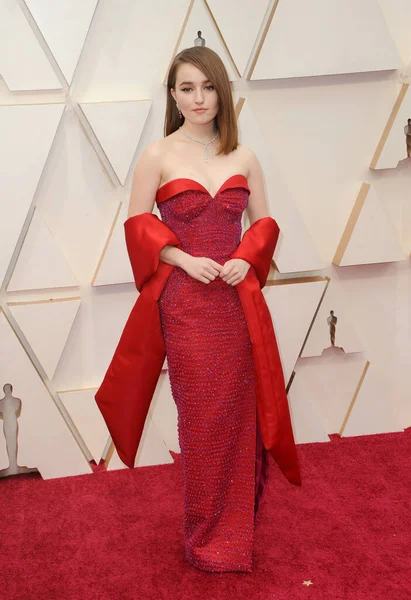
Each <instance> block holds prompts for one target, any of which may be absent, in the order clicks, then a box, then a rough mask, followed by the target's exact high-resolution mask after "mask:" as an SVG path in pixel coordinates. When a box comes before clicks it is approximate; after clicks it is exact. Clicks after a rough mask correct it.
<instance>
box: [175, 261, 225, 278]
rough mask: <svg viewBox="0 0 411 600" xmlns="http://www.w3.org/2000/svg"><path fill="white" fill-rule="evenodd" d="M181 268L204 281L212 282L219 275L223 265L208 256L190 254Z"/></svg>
mask: <svg viewBox="0 0 411 600" xmlns="http://www.w3.org/2000/svg"><path fill="white" fill-rule="evenodd" d="M181 268H182V269H184V271H185V272H186V273H187V274H188V275H190V276H191V277H193V278H194V279H198V281H202V282H203V283H210V281H214V279H215V278H216V277H218V275H219V273H220V271H221V269H222V268H223V265H220V264H219V263H218V262H216V261H215V260H213V259H212V258H207V257H206V256H191V255H190V254H188V255H187V257H185V260H184V263H183V264H182V265H181Z"/></svg>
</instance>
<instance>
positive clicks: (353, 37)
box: [0, 0, 411, 478]
mask: <svg viewBox="0 0 411 600" xmlns="http://www.w3.org/2000/svg"><path fill="white" fill-rule="evenodd" d="M0 22H1V23H2V24H3V28H2V31H4V32H5V35H4V36H2V37H1V39H0V131H1V132H2V135H1V136H0V165H1V166H0V285H1V290H0V384H1V388H0V407H1V406H5V405H6V402H8V406H11V404H10V402H11V400H10V399H9V400H7V398H6V400H5V401H4V402H3V404H2V403H1V398H2V397H3V395H4V393H3V386H4V385H5V384H7V383H10V384H11V385H12V386H13V391H12V395H13V396H14V397H17V398H20V400H21V413H20V414H18V415H13V414H12V415H11V416H10V411H8V412H7V417H6V419H7V423H6V424H7V426H8V427H12V424H13V419H14V423H15V422H16V420H17V423H18V425H19V429H18V444H19V450H18V465H19V466H20V467H27V468H37V469H38V470H39V471H40V473H41V474H42V476H43V477H44V478H49V477H58V476H68V475H74V474H78V473H87V472H91V468H90V465H89V463H88V461H89V460H90V459H91V458H94V459H95V460H96V461H97V462H98V461H99V460H100V458H101V457H102V456H103V457H105V458H106V462H107V465H108V468H110V469H115V468H124V465H123V464H122V463H121V461H120V460H119V459H118V456H117V454H116V453H115V451H114V452H113V448H112V446H111V445H110V439H109V435H108V432H107V429H106V427H105V424H104V422H103V420H102V418H101V415H100V414H99V412H98V409H97V407H96V405H95V402H94V399H93V395H94V393H95V391H96V389H97V388H98V386H99V385H100V383H101V381H102V378H103V376H104V373H105V371H106V369H107V367H108V364H109V362H110V360H111V357H112V355H113V352H114V349H115V346H116V344H117V342H118V339H119V337H120V334H121V331H122V329H123V327H124V324H125V322H126V319H127V317H128V314H129V312H130V310H131V307H132V306H133V303H134V302H135V300H136V298H137V291H136V289H135V286H134V283H133V280H132V273H131V269H130V265H129V262H128V257H127V253H126V249H125V244H124V233H123V223H124V220H125V218H126V215H127V202H128V198H129V194H130V185H131V176H132V171H133V168H134V165H135V163H136V161H137V160H138V158H139V156H140V154H141V152H142V151H143V150H144V148H145V147H146V146H147V145H148V144H149V143H151V142H153V141H155V140H158V139H159V138H161V137H162V131H163V123H164V113H165V100H166V88H165V86H164V81H165V78H166V74H167V70H168V67H169V65H170V62H171V60H172V58H173V56H174V55H175V53H176V52H178V51H179V50H181V49H182V48H184V47H187V46H191V45H193V41H194V39H195V38H196V37H197V31H198V30H201V32H202V36H203V37H204V38H205V39H206V44H207V46H209V47H211V48H213V49H214V50H216V51H217V52H218V53H219V55H220V56H221V58H222V59H223V61H224V63H225V65H226V67H227V70H228V73H229V76H230V80H231V82H232V89H233V95H234V100H235V103H236V105H237V106H238V112H239V118H238V123H239V131H240V141H241V142H242V143H243V144H245V145H247V146H250V147H251V148H252V149H253V150H254V151H255V152H256V154H257V156H258V158H259V159H260V162H261V164H262V166H263V170H264V174H265V182H266V192H267V198H268V202H269V206H270V211H271V216H273V217H274V218H275V219H276V220H277V221H278V223H279V225H280V228H281V237H280V240H279V243H278V246H277V249H276V252H275V255H274V257H273V268H272V271H271V272H270V276H269V280H270V281H269V283H268V285H267V286H266V288H265V289H264V294H265V297H266V300H267V303H268V305H269V308H270V311H271V314H272V317H273V322H274V327H275V330H276V333H277V336H278V341H279V345H280V351H281V356H282V360H283V365H284V370H285V374H286V379H287V383H289V384H290V385H289V402H290V410H291V415H292V421H293V428H294V432H295V438H296V442H297V443H305V442H313V441H314V442H315V441H328V440H329V437H328V434H330V433H339V434H340V435H365V434H369V433H379V432H387V431H401V430H402V429H403V428H405V427H409V426H410V425H411V402H410V389H411V370H410V368H409V365H410V364H411V266H410V252H411V191H410V190H411V159H409V158H407V154H406V140H405V134H404V127H405V125H406V123H407V118H411V90H409V81H408V79H407V78H406V74H407V72H408V73H410V72H411V71H410V59H411V4H410V3H409V1H408V0H380V1H378V0H363V1H362V2H358V0H345V2H344V3H341V2H339V0H313V2H310V3H307V2H306V0H271V1H267V0H253V1H251V0H240V1H238V0H236V1H234V0H226V1H225V2H224V3H222V2H218V1H217V0H208V2H206V1H205V0H193V1H191V2H190V0H172V1H171V2H170V0H167V1H166V0H152V2H151V3H150V4H147V3H145V2H142V1H137V2H136V0H123V1H122V2H121V3H118V2H115V1H114V0H100V1H97V0H60V1H59V2H53V1H52V0H26V1H23V0H0ZM239 32H240V33H241V35H239ZM407 68H408V71H407ZM156 212H157V211H156ZM157 214H158V212H157ZM246 226H247V223H246V222H245V227H246ZM331 310H333V311H334V315H335V316H336V317H337V324H336V329H335V346H332V343H331V337H330V327H329V323H328V322H327V319H328V318H329V316H330V311H331ZM166 366H167V365H166V363H165V365H164V370H163V373H162V376H161V378H160V380H159V384H158V386H157V390H156V394H155V397H154V399H153V403H152V406H151V409H150V414H149V418H148V419H147V423H146V427H145V431H144V435H143V439H142V443H141V444H140V449H139V452H138V455H137V459H136V465H148V464H159V463H165V462H172V458H171V455H170V453H169V450H174V451H179V447H178V440H177V426H176V409H175V405H174V402H173V399H172V396H171V391H170V385H169V381H168V377H167V369H166ZM0 410H1V409H0ZM3 410H4V409H3ZM8 466H9V458H8V455H7V451H6V442H5V437H4V435H3V432H2V430H1V428H0V470H2V469H3V472H0V476H4V475H7V474H9V473H10V472H15V470H14V471H13V469H11V470H10V469H9V470H8V471H7V470H5V469H7V468H8Z"/></svg>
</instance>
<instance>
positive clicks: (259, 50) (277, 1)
mask: <svg viewBox="0 0 411 600" xmlns="http://www.w3.org/2000/svg"><path fill="white" fill-rule="evenodd" d="M279 1H280V0H274V4H273V6H272V7H271V11H270V14H269V17H268V19H267V23H266V24H265V27H264V31H263V33H262V36H261V38H260V41H259V43H258V46H257V50H256V51H255V53H254V57H253V60H252V63H251V66H250V68H249V70H248V73H247V74H246V76H245V79H247V80H248V81H249V80H250V79H251V77H252V74H253V73H254V69H255V66H256V64H257V60H258V59H259V56H260V54H261V50H262V48H263V45H264V42H265V38H266V37H267V33H268V30H269V29H270V26H271V23H272V20H273V18H274V14H275V11H276V10H277V6H278V3H279Z"/></svg>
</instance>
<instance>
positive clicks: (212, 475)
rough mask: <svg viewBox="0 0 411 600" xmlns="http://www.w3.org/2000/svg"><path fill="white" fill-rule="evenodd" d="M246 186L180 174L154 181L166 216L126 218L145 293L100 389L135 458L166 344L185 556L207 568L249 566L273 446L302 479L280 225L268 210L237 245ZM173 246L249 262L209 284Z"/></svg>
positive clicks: (283, 464) (116, 437)
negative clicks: (276, 317)
mask: <svg viewBox="0 0 411 600" xmlns="http://www.w3.org/2000/svg"><path fill="white" fill-rule="evenodd" d="M248 194H249V189H248V187H247V180H246V178H245V177H244V176H243V175H234V176H232V177H230V178H229V179H227V181H226V182H224V183H223V185H222V186H221V187H220V189H219V190H218V192H217V193H216V195H215V196H214V197H212V196H211V195H210V194H209V192H208V191H207V190H206V189H205V188H204V187H203V186H202V185H200V184H199V183H197V182H196V181H193V180H191V179H186V178H179V179H175V180H173V181H171V182H168V183H166V184H165V185H163V186H162V187H161V188H160V189H159V190H158V193H157V198H156V199H157V203H158V207H159V210H160V212H161V214H162V220H159V219H158V217H156V216H155V215H153V214H151V213H142V214H139V215H135V216H133V217H130V218H129V219H128V220H127V221H126V222H125V234H126V242H127V249H128V253H129V257H130V262H131V265H132V268H133V273H134V278H135V282H136V287H137V289H138V291H139V292H140V295H139V297H138V298H137V301H136V303H135V306H134V307H133V309H132V311H131V313H130V316H129V318H128V320H127V323H126V325H125V328H124V331H123V333H122V335H121V338H120V340H119V343H118V345H117V348H116V351H115V353H114V356H113V358H112V361H111V363H110V365H109V368H108V370H107V372H106V374H105V377H104V380H103V382H102V384H101V386H100V388H99V389H98V391H97V393H96V395H95V400H96V403H97V405H98V407H99V409H100V410H101V412H102V415H103V417H104V419H105V421H106V424H107V427H108V429H109V431H110V434H111V436H112V439H113V442H114V444H115V446H116V448H117V451H118V454H119V456H120V458H121V459H122V460H123V462H124V463H125V464H126V465H127V466H129V467H130V468H131V467H133V465H134V460H135V455H136V452H137V449H138V446H139V442H140V439H141V434H142V431H143V427H144V423H145V419H146V416H147V413H148V408H149V405H150V402H151V399H152V396H153V393H154V390H155V388H156V385H157V381H158V377H159V374H160V372H161V368H162V366H163V362H164V357H165V354H166V350H167V360H168V367H169V375H170V383H171V387H172V392H173V396H174V399H175V402H176V404H177V408H178V428H179V438H180V446H181V453H182V461H183V468H184V481H185V484H184V503H185V523H184V525H185V543H186V557H187V559H188V560H189V561H190V562H192V564H194V565H196V566H197V567H199V568H202V569H204V570H208V571H250V570H251V564H252V561H251V558H252V546H253V524H254V516H255V512H256V509H257V508H258V502H259V500H260V498H261V493H262V489H263V488H264V483H265V478H266V468H265V466H266V462H265V459H266V454H265V449H266V450H267V451H269V452H270V453H271V454H272V456H273V458H274V459H275V461H276V462H277V464H278V466H279V467H280V469H281V470H282V472H283V474H284V475H285V476H286V477H287V479H288V480H289V481H290V483H293V484H295V485H301V477H300V471H299V464H298V458H297V452H296V447H295V442H294V437H293V431H292V425H291V419H290V414H289V408H288V402H287V397H286V392H285V385H284V377H283V372H282V367H281V361H280V356H279V352H278V347H277V343H276V339H275V333H274V329H273V325H272V321H271V317H270V313H269V310H268V307H267V305H266V303H265V300H264V297H263V294H262V293H261V288H262V287H263V286H264V285H265V282H266V279H267V275H268V271H269V267H270V262H271V258H272V255H273V252H274V248H275V245H276V242H277V238H278V233H279V230H278V226H277V224H276V222H275V221H274V219H272V218H271V217H264V218H261V219H259V220H258V221H256V222H255V223H254V224H253V225H252V226H251V227H250V228H249V229H248V230H247V231H246V232H245V233H244V235H243V237H242V239H241V242H240V237H241V217H242V213H243V211H244V209H245V207H246V205H247V202H248ZM166 244H169V245H174V246H177V247H179V248H182V249H183V250H185V251H187V252H188V253H190V254H192V255H194V256H208V257H211V258H213V259H214V260H216V261H217V262H219V263H220V264H224V262H225V261H226V260H227V259H229V258H243V259H244V260H246V261H248V262H249V263H250V264H251V265H252V266H251V267H250V269H249V271H248V273H247V275H246V277H245V279H244V280H243V281H242V282H241V283H239V284H238V285H237V286H230V285H228V284H227V283H226V282H224V281H223V280H222V279H221V278H217V279H216V280H214V281H213V282H210V283H208V284H205V283H202V282H200V281H197V280H195V279H194V278H192V277H190V276H188V275H187V274H186V273H185V271H184V270H183V269H180V268H179V267H174V266H172V265H168V264H166V263H164V262H162V261H161V260H160V251H161V249H162V248H163V247H164V246H165V245H166ZM241 308H242V310H241ZM247 329H248V333H247ZM253 359H254V360H253ZM256 410H257V414H258V419H256ZM260 432H261V435H260ZM262 442H263V444H264V448H263V447H262Z"/></svg>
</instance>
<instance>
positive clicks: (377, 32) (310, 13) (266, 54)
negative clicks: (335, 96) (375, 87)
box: [252, 0, 402, 80]
mask: <svg viewBox="0 0 411 600" xmlns="http://www.w3.org/2000/svg"><path fill="white" fill-rule="evenodd" d="M401 66H402V62H401V60H400V57H399V56H398V52H397V49H396V47H395V44H394V42H393V40H392V38H391V35H390V32H389V30H388V27H387V24H386V22H385V20H384V17H383V15H382V12H381V9H380V7H379V5H378V2H376V1H375V0H361V2H358V0H345V1H344V2H341V1H340V0H311V2H307V1H306V0H287V1H285V2H284V1H283V0H280V1H279V2H276V10H275V13H274V16H273V19H272V22H271V25H270V27H269V29H268V31H267V35H266V37H265V38H264V40H263V45H262V47H261V51H260V53H259V56H258V60H257V62H256V65H255V67H254V69H253V72H252V79H253V80H254V79H280V78H289V77H311V76H314V75H332V74H339V73H360V72H366V71H383V70H386V69H399V68H401Z"/></svg>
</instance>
